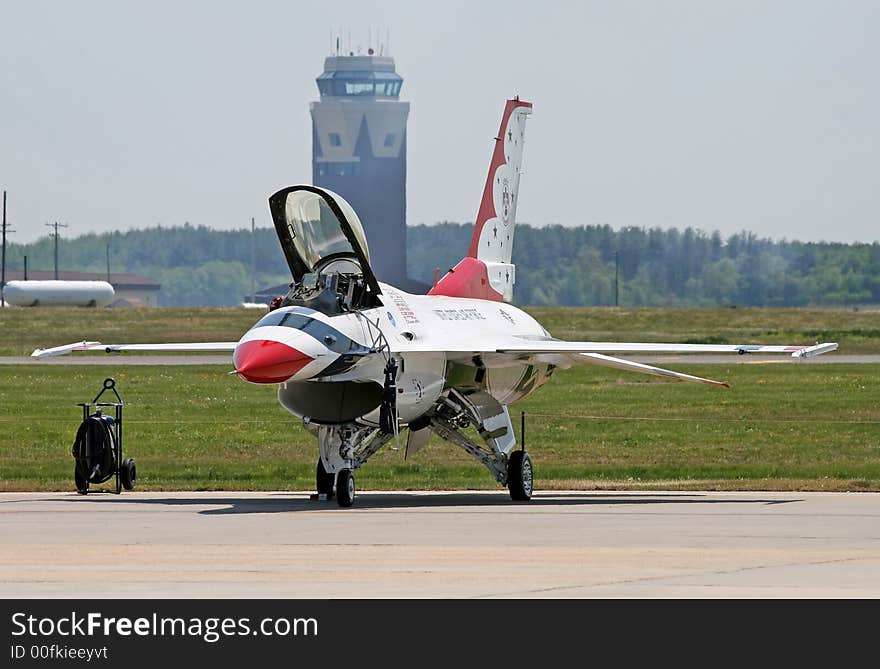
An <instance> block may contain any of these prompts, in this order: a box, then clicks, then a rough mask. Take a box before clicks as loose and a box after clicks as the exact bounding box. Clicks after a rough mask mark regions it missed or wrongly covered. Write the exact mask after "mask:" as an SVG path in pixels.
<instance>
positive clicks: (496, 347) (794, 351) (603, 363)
mask: <svg viewBox="0 0 880 669" xmlns="http://www.w3.org/2000/svg"><path fill="white" fill-rule="evenodd" d="M392 350H393V351H394V352H400V353H406V352H417V351H427V350H436V349H434V348H433V347H430V346H429V345H428V346H426V345H425V344H421V343H416V342H412V343H409V344H404V345H400V344H397V345H392ZM834 350H837V344H835V343H824V344H815V345H812V346H807V345H797V346H795V345H783V346H762V345H758V344H675V343H671V344H667V343H653V342H647V343H638V342H570V341H561V340H558V339H550V338H548V339H525V338H518V337H506V338H505V340H504V341H496V342H483V343H482V344H481V345H477V346H473V345H468V344H466V343H464V342H462V343H461V344H458V343H453V342H449V343H447V344H446V347H445V348H444V350H443V352H444V353H446V355H447V356H448V357H449V358H450V359H452V360H459V361H460V362H472V361H473V359H474V358H475V357H479V358H480V361H481V362H482V364H484V365H486V366H487V367H494V366H505V365H506V364H509V362H508V361H527V360H533V361H536V362H551V363H552V364H560V363H562V364H563V365H564V364H565V363H566V362H568V363H580V364H590V365H598V366H600V367H612V368H614V369H622V370H626V371H629V372H638V373H641V374H650V375H653V376H665V377H667V378H673V379H677V380H679V381H691V382H694V383H704V384H707V385H713V386H722V387H729V385H728V384H727V383H725V382H723V381H715V380H713V379H706V378H703V377H700V376H693V375H691V374H684V373H682V372H675V371H672V370H669V369H663V368H662V367H655V366H653V365H646V364H643V363H639V362H634V361H632V360H624V359H622V358H616V357H612V356H609V355H606V353H736V354H738V355H745V354H749V353H758V354H772V353H781V354H789V355H790V356H792V357H794V358H810V357H814V356H817V355H821V354H823V353H829V352H831V351H834Z"/></svg>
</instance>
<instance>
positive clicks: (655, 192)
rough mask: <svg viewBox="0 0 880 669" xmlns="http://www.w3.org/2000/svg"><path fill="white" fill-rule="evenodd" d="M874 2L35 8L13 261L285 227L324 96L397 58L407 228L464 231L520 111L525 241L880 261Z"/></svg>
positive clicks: (19, 27)
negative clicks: (708, 246) (877, 245)
mask: <svg viewBox="0 0 880 669" xmlns="http://www.w3.org/2000/svg"><path fill="white" fill-rule="evenodd" d="M878 26H880V3H875V2H868V1H853V2H848V3H846V4H845V5H837V4H834V3H826V2H820V1H807V2H792V1H786V2H759V1H757V0H754V1H749V0H743V1H739V2H732V1H730V2H728V1H726V0H719V1H718V2H713V3H703V2H698V1H697V0H679V1H677V2H657V3H650V4H648V3H644V2H636V1H624V2H587V3H581V2H578V3H563V4H559V5H535V4H534V3H526V2H518V1H512V2H504V3H500V2H495V1H491V2H486V3H466V2H461V1H460V0H453V1H451V2H449V3H446V4H445V5H444V7H443V9H442V11H439V10H438V11H427V10H426V9H424V8H421V7H419V6H417V5H415V4H414V3H404V2H374V3H369V5H366V4H364V3H356V2H351V1H350V0H340V1H339V2H336V3H333V4H332V6H327V5H325V4H322V3H317V2H303V3H296V6H294V5H291V4H288V3H282V2H279V1H277V0H264V1H262V2H254V3H249V4H248V5H247V6H238V7H227V6H217V5H216V4H215V3H208V2H204V1H200V2H188V3H185V4H184V3H172V2H167V1H166V0H161V1H158V2H154V3H150V4H149V6H145V5H143V4H142V3H134V2H127V1H124V2H111V1H106V0H105V1H101V2H98V1H94V2H91V1H90V2H84V3H76V4H70V3H63V2H50V1H45V0H42V1H41V0H37V1H34V2H29V3H18V4H15V5H14V6H12V7H10V8H7V9H6V11H5V13H4V17H3V29H2V33H0V37H2V41H3V44H4V48H3V50H2V52H0V62H2V67H0V90H2V91H3V97H2V100H3V102H2V104H0V189H5V190H7V191H9V203H8V217H9V220H10V223H11V224H12V226H14V228H15V233H14V234H13V235H11V236H10V237H9V240H10V241H13V242H20V243H26V242H30V241H34V240H36V239H37V238H39V237H43V236H45V235H46V234H47V233H49V232H50V230H49V228H46V227H45V225H44V223H46V222H52V221H55V220H58V221H61V222H66V223H69V225H70V227H69V228H66V229H65V230H64V231H63V235H64V236H68V237H75V236H78V235H80V234H84V233H87V232H90V231H94V232H105V231H108V230H114V229H122V230H124V229H129V228H143V227H149V226H154V225H156V224H161V225H164V226H172V225H182V224H183V223H184V222H185V221H188V222H189V223H191V224H192V225H207V226H210V227H214V228H219V229H237V228H245V227H248V226H249V224H250V219H251V217H252V216H253V217H255V218H256V220H257V224H258V225H259V226H261V227H265V226H268V225H270V224H271V223H270V218H269V213H268V209H267V206H266V198H267V197H268V195H270V194H271V193H272V192H274V190H276V189H277V188H280V187H283V186H285V185H288V184H292V183H308V182H310V181H311V141H312V137H311V121H310V118H309V111H308V103H309V102H310V101H311V100H315V99H317V96H318V92H317V87H316V86H315V81H314V80H315V77H316V76H317V75H318V74H320V72H321V69H322V66H323V59H324V57H325V56H327V55H330V52H331V48H332V44H333V36H335V35H336V34H341V36H342V44H341V46H342V49H343V50H346V49H347V47H348V35H349V32H350V33H351V39H352V45H351V48H352V50H357V49H358V47H360V50H361V51H363V52H365V51H366V49H367V47H368V46H369V45H368V43H367V35H368V32H369V34H371V35H376V34H378V36H379V37H378V39H377V38H376V37H373V39H372V40H371V42H372V46H374V47H378V46H379V42H382V43H383V45H384V43H385V42H386V35H387V34H388V33H389V32H390V55H392V56H394V58H395V60H396V64H397V70H398V72H399V73H400V74H401V75H402V76H403V78H404V85H403V89H402V93H401V98H402V99H405V100H408V101H410V102H411V104H412V108H411V112H410V120H409V125H408V137H407V142H408V188H407V193H408V194H407V197H408V222H409V224H410V225H416V224H422V223H427V224H431V223H436V222H440V221H443V220H450V221H456V222H465V221H472V220H473V218H474V215H475V213H476V209H477V205H478V204H479V199H480V194H481V191H482V187H483V182H484V180H485V176H486V170H487V167H488V162H489V154H490V151H491V148H492V138H493V137H494V135H495V133H496V132H497V129H498V122H499V119H500V115H501V110H502V107H503V104H504V100H505V99H506V98H508V97H511V96H513V95H515V94H519V95H520V96H521V97H522V98H523V99H527V100H530V101H531V102H533V103H534V105H535V111H534V114H533V115H532V117H531V118H530V120H529V122H528V126H527V131H526V140H527V144H528V146H527V147H526V149H525V156H524V170H525V174H524V175H523V180H522V185H521V198H520V205H519V209H518V212H517V218H518V220H519V221H520V222H523V223H529V224H532V225H537V226H543V225H547V224H554V223H559V224H563V225H590V224H605V223H607V224H608V225H610V226H612V227H613V228H615V229H619V228H622V227H626V226H639V227H661V228H671V227H677V228H682V229H683V228H686V227H692V228H696V229H700V230H704V231H706V232H708V233H711V232H712V231H714V230H719V231H720V232H721V234H722V235H724V236H725V237H726V236H728V235H730V234H734V233H737V232H740V231H742V230H748V231H751V232H754V233H756V234H757V235H758V236H760V237H770V238H773V239H782V238H786V239H789V240H795V239H798V240H803V241H820V240H825V241H841V242H852V241H861V242H874V241H878V240H880V188H878V183H877V182H878V174H880V170H878V167H880V165H878V162H880V158H878V156H880V151H878V149H880V141H878V140H880V120H878V119H880V104H878V102H880V92H878V87H877V85H876V63H878V62H880V28H878Z"/></svg>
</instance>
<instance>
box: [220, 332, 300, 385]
mask: <svg viewBox="0 0 880 669" xmlns="http://www.w3.org/2000/svg"><path fill="white" fill-rule="evenodd" d="M312 360H314V358H312V357H309V356H307V355H306V354H305V353H301V352H300V351H297V350H296V349H295V348H293V347H292V346H288V345H287V344H282V343H281V342H277V341H270V340H267V339H254V340H251V341H246V342H244V343H243V344H239V345H238V346H237V347H236V349H235V353H233V355H232V363H233V364H234V365H235V372H236V373H237V374H238V375H240V376H242V377H244V378H245V379H247V380H248V381H250V382H251V383H281V382H282V381H287V379H289V378H290V377H291V376H293V375H294V374H296V373H297V372H298V371H299V370H301V369H302V368H303V367H305V366H306V365H308V364H309V363H310V362H311V361H312Z"/></svg>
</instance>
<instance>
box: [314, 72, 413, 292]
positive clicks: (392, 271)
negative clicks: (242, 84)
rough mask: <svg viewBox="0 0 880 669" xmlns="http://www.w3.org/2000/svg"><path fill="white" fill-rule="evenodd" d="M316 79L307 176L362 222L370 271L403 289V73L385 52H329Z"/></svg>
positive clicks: (405, 107)
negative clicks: (309, 173)
mask: <svg viewBox="0 0 880 669" xmlns="http://www.w3.org/2000/svg"><path fill="white" fill-rule="evenodd" d="M317 84H318V90H319V92H320V100H318V101H317V102H312V103H311V105H310V110H311V115H312V183H314V184H315V185H316V186H321V187H324V188H329V189H330V190H332V191H335V192H337V193H339V194H340V195H342V196H343V197H344V198H345V199H346V200H348V202H349V203H350V204H351V205H352V206H353V207H354V209H355V211H356V212H357V213H358V216H360V219H361V221H362V222H363V224H364V229H365V230H366V234H367V242H368V244H369V247H370V257H371V264H372V266H373V271H374V272H375V274H376V276H377V277H378V278H379V279H380V280H382V281H387V282H389V283H393V284H395V285H398V286H400V287H401V288H404V289H406V288H407V286H408V285H409V283H410V282H409V281H408V280H407V278H406V121H407V118H408V116H409V103H408V102H402V101H400V99H399V95H400V88H401V86H402V84H403V79H402V78H401V77H400V75H398V74H397V72H396V71H395V67H394V59H393V58H390V57H388V56H374V55H366V56H331V57H329V58H327V59H326V60H325V61H324V72H323V73H322V74H321V75H320V76H319V77H318V78H317Z"/></svg>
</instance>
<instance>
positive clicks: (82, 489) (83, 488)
mask: <svg viewBox="0 0 880 669" xmlns="http://www.w3.org/2000/svg"><path fill="white" fill-rule="evenodd" d="M73 481H74V483H75V484H76V491H77V492H78V493H79V494H80V495H88V494H89V481H88V479H85V478H83V475H82V474H80V473H79V467H77V466H76V465H74V467H73Z"/></svg>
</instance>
